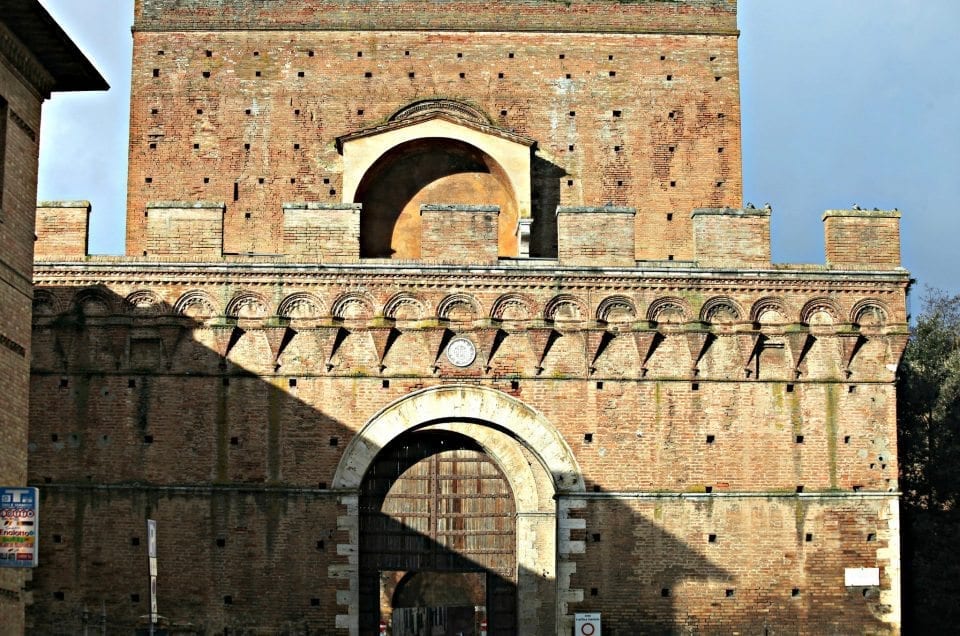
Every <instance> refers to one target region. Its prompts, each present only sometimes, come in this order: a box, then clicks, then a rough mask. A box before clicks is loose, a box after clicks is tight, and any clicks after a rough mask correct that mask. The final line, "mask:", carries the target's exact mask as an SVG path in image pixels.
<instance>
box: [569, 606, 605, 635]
mask: <svg viewBox="0 0 960 636" xmlns="http://www.w3.org/2000/svg"><path fill="white" fill-rule="evenodd" d="M573 633H574V636H601V635H600V612H592V613H590V614H574V615H573Z"/></svg>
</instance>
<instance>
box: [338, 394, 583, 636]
mask: <svg viewBox="0 0 960 636" xmlns="http://www.w3.org/2000/svg"><path fill="white" fill-rule="evenodd" d="M334 487H335V488H337V489H338V490H340V491H341V492H342V493H343V495H342V498H341V501H342V502H343V503H345V504H346V505H347V510H348V513H349V514H348V515H347V518H346V519H344V520H343V522H344V524H345V525H346V526H348V527H349V529H350V537H351V544H350V545H345V546H341V548H340V550H341V551H343V552H346V553H348V554H356V559H353V560H352V563H351V568H350V569H351V571H350V572H349V573H348V575H349V576H350V577H351V579H352V580H351V598H350V599H349V603H348V605H349V611H348V614H347V615H344V616H341V621H342V623H341V624H344V623H346V624H349V626H350V628H351V629H352V630H359V633H370V632H371V631H373V629H375V628H376V625H377V623H378V621H380V620H391V619H394V618H395V619H396V625H395V626H394V630H395V631H394V633H416V632H415V631H412V630H414V629H416V628H417V627H419V626H422V625H424V624H425V623H428V622H432V623H434V624H444V625H446V626H447V627H448V628H449V629H455V630H456V631H464V633H470V629H471V627H470V626H472V625H475V624H476V623H477V622H479V620H480V618H481V617H483V618H485V619H486V620H487V621H488V623H489V633H490V634H518V633H519V634H532V633H550V632H554V631H555V629H556V626H557V625H558V622H562V621H563V618H562V617H563V615H564V614H565V613H566V610H565V605H561V603H563V602H564V601H565V599H567V598H569V593H570V592H571V591H570V590H569V589H566V588H567V585H566V583H565V581H566V580H568V577H567V578H565V577H563V576H560V577H558V576H557V574H558V571H561V572H562V571H568V570H569V568H565V567H564V566H563V557H564V554H566V553H569V548H570V542H569V541H567V540H566V537H565V535H566V534H568V533H569V528H568V527H567V526H565V525H564V524H562V523H561V524H558V523H557V519H558V516H559V517H561V518H563V517H565V516H566V512H567V510H569V508H570V507H576V506H578V505H579V504H578V502H577V501H576V499H571V498H570V497H562V498H558V497H557V495H560V494H567V495H575V494H576V493H578V492H582V490H583V480H582V478H581V476H580V471H579V468H578V467H577V464H576V461H575V460H574V458H573V455H572V453H571V451H570V449H569V447H568V446H567V445H566V443H565V442H564V441H563V439H562V438H561V437H560V435H559V434H558V433H557V431H556V430H555V429H554V428H553V427H552V426H551V425H550V424H549V422H547V421H546V419H545V418H543V416H542V415H540V414H539V413H537V412H536V411H534V410H533V409H531V408H530V407H529V406H527V405H525V404H523V403H522V402H520V401H519V400H517V399H515V398H513V397H511V396H509V395H506V394H504V393H502V392H500V391H496V390H493V389H488V388H482V387H472V386H459V385H457V386H442V387H435V388H432V389H426V390H423V391H420V392H417V393H414V394H411V395H410V396H408V397H405V398H403V399H401V400H399V401H397V402H395V403H393V404H391V405H390V406H388V407H387V408H385V409H383V410H382V411H381V412H380V413H378V414H377V415H375V416H374V417H373V418H372V419H371V420H370V421H369V422H368V423H367V424H366V426H364V428H363V429H362V430H361V432H360V434H359V435H357V436H356V437H355V438H354V440H353V441H352V442H351V443H350V445H349V446H348V448H347V449H346V452H345V453H344V456H343V459H342V460H341V462H340V465H339V467H338V470H337V475H336V480H335V482H334ZM558 539H559V543H561V544H562V545H563V546H564V547H563V549H561V550H558ZM333 574H334V575H335V576H342V575H343V574H344V573H342V572H339V571H338V572H335V573H333ZM404 629H409V630H411V631H407V632H404V631H402V630H404ZM398 630H400V631H398ZM453 633H456V632H453Z"/></svg>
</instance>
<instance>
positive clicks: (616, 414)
mask: <svg viewBox="0 0 960 636" xmlns="http://www.w3.org/2000/svg"><path fill="white" fill-rule="evenodd" d="M737 33H738V32H737V28H736V10H735V4H734V3H733V2H731V1H728V0H682V1H671V2H667V1H662V2H661V1H650V2H638V3H619V2H601V1H599V0H586V1H583V0H575V1H573V2H567V3H556V2H549V1H546V0H514V1H507V0H504V1H497V2H474V1H472V0H458V1H455V2H443V3H437V2H417V1H414V0H389V1H387V2H378V3H365V2H347V1H343V0H340V1H332V0H307V1H303V0H301V1H298V2H279V1H278V2H269V3H266V2H257V1H254V0H191V1H189V2H187V1H185V0H139V1H138V2H137V4H136V17H135V24H134V29H133V37H134V64H133V80H132V81H133V95H132V100H131V134H130V164H129V198H128V209H127V255H126V256H124V257H95V256H94V257H88V256H87V255H86V251H85V247H84V246H85V243H84V237H85V234H86V220H87V208H86V206H85V205H82V204H76V203H70V202H67V203H56V204H55V203H47V204H43V206H42V207H41V208H40V209H39V210H38V213H39V215H40V218H41V219H42V224H41V227H50V228H56V231H52V232H51V231H48V232H42V233H41V234H40V237H39V242H38V247H37V250H38V254H39V255H40V260H38V262H37V264H36V270H35V282H36V286H37V288H36V291H35V296H34V342H35V345H34V351H33V376H32V378H33V379H32V390H33V396H34V397H33V400H32V407H31V413H32V415H31V431H30V446H29V449H30V482H31V483H32V484H35V485H38V486H39V487H40V488H41V489H42V494H43V515H44V519H45V520H46V521H45V524H44V526H43V535H42V540H43V549H44V552H43V563H44V565H43V566H41V568H40V569H39V570H38V572H37V576H36V579H35V589H36V592H35V604H34V606H33V608H32V611H31V614H30V619H31V624H32V627H33V629H35V630H37V631H39V632H55V631H57V630H58V629H61V630H63V629H66V628H64V627H63V626H70V625H79V624H80V623H79V619H78V616H80V615H81V613H82V611H83V608H84V607H92V608H99V607H103V608H104V614H105V615H106V616H107V621H108V623H109V625H110V629H111V630H112V631H116V630H117V629H121V630H126V629H131V628H133V627H135V626H138V625H139V626H141V627H142V626H143V625H144V624H145V623H144V618H143V617H144V616H145V615H146V614H147V613H148V612H149V600H150V597H149V593H148V589H147V568H146V565H147V560H146V554H145V543H146V540H145V527H144V523H145V520H146V519H148V518H152V519H156V520H157V522H158V528H159V543H158V546H159V547H158V550H159V555H158V557H159V582H158V587H157V592H158V604H159V611H160V614H162V615H163V616H164V621H165V624H166V625H167V626H168V627H169V628H170V629H172V630H180V632H192V633H208V634H209V633H225V634H226V633H230V634H247V633H251V634H252V633H289V634H293V633H322V634H335V633H343V634H375V633H378V632H379V630H380V624H381V622H382V623H383V624H384V625H385V628H386V629H387V630H388V632H389V633H392V634H394V635H408V634H417V633H444V634H448V633H457V632H463V633H464V634H476V633H479V630H480V627H481V625H482V624H485V625H486V627H487V629H488V633H490V634H524V635H526V634H570V633H572V631H573V627H574V617H575V614H576V613H582V612H599V613H600V614H601V620H602V623H603V630H604V633H605V634H615V635H624V634H637V633H664V632H686V631H689V632H712V633H732V632H737V631H739V632H743V633H785V632H786V633H796V632H809V633H853V632H856V633H860V632H865V631H866V632H871V633H897V632H898V631H899V621H900V608H899V578H900V573H899V544H898V529H897V524H898V503H897V502H898V500H897V497H898V493H897V449H896V426H895V422H896V408H895V394H894V386H893V381H894V375H895V371H896V368H897V364H898V362H899V359H900V355H901V352H902V350H903V347H904V345H905V343H906V338H907V327H906V314H905V291H906V288H907V286H908V282H909V277H908V275H907V273H906V272H905V271H904V270H903V269H902V268H901V266H900V256H899V251H900V250H899V234H898V232H899V229H898V224H899V213H896V212H888V211H861V210H832V211H828V212H826V213H825V214H824V216H823V225H824V230H825V243H826V255H827V261H826V264H825V265H774V264H772V263H771V259H770V246H769V239H770V233H769V223H770V211H769V210H761V209H754V208H752V207H748V208H744V207H742V185H741V165H740V164H741V162H740V109H739V87H738V67H737ZM418 630H419V631H418ZM430 630H436V631H430ZM584 633H585V632H584Z"/></svg>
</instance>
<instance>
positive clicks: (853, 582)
mask: <svg viewBox="0 0 960 636" xmlns="http://www.w3.org/2000/svg"><path fill="white" fill-rule="evenodd" d="M843 584H844V585H846V586H847V587H865V586H870V585H874V586H875V585H880V568H847V569H845V570H844V571H843Z"/></svg>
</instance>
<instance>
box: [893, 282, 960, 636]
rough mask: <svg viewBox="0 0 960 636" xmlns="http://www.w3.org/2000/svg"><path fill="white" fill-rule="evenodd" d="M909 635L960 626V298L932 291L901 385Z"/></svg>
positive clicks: (905, 604) (906, 621)
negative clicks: (959, 551) (959, 600)
mask: <svg viewBox="0 0 960 636" xmlns="http://www.w3.org/2000/svg"><path fill="white" fill-rule="evenodd" d="M897 400H898V417H897V424H898V432H899V447H900V448H899V458H900V486H901V490H902V491H903V499H902V500H901V501H902V517H901V521H902V532H901V538H902V540H903V543H902V547H903V552H902V557H903V627H904V633H908V634H909V633H914V634H948V633H954V632H955V630H956V626H957V625H958V624H960V604H958V603H957V598H958V594H960V586H958V584H957V581H958V580H960V560H958V559H957V558H956V556H955V555H956V553H957V545H958V542H960V507H958V504H960V295H958V296H952V297H951V296H947V295H946V294H944V293H943V292H940V291H928V292H927V294H926V296H925V298H924V299H923V310H922V313H921V314H920V317H919V318H918V320H917V324H916V327H915V328H914V330H913V337H912V338H911V340H910V343H909V344H908V345H907V349H906V351H905V352H904V357H903V362H902V364H901V365H900V373H899V379H898V382H897Z"/></svg>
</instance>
